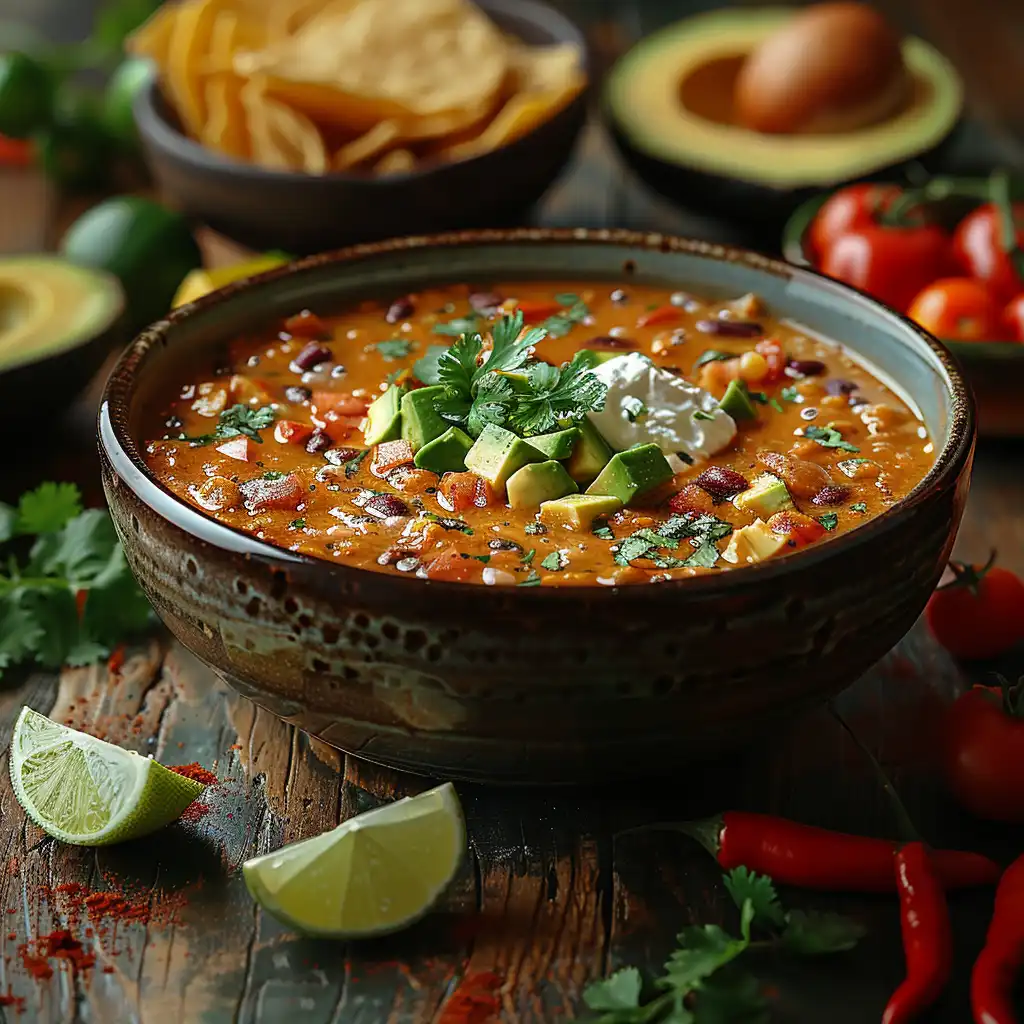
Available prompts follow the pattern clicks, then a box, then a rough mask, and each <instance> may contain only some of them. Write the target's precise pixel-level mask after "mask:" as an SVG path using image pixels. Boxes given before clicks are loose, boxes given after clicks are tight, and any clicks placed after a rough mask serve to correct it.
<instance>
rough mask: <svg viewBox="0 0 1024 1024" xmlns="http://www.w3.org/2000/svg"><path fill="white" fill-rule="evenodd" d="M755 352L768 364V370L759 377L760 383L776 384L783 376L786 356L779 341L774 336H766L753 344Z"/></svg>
mask: <svg viewBox="0 0 1024 1024" xmlns="http://www.w3.org/2000/svg"><path fill="white" fill-rule="evenodd" d="M754 351H755V352H760V353H761V355H763V356H764V359H765V362H766V363H767V364H768V372H767V373H766V374H765V375H764V376H763V377H762V378H761V381H760V382H761V383H764V384H777V383H778V382H779V381H780V380H782V378H783V377H784V376H785V372H786V363H787V361H788V360H787V357H786V352H785V350H784V349H783V347H782V342H781V341H776V340H775V339H774V338H766V339H765V340H764V341H759V342H758V343H757V344H756V345H755V346H754Z"/></svg>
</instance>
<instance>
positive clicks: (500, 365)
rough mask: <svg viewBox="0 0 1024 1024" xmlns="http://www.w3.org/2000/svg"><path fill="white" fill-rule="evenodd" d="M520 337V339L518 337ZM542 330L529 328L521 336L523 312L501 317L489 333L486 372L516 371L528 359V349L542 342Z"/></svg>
mask: <svg viewBox="0 0 1024 1024" xmlns="http://www.w3.org/2000/svg"><path fill="white" fill-rule="evenodd" d="M520 335H522V337H520ZM544 336H545V332H544V330H543V328H539V327H531V328H530V330H528V331H527V332H526V333H525V334H523V311H522V310H521V309H517V310H516V311H515V312H514V313H513V314H512V315H511V316H503V317H502V318H501V320H499V321H498V322H497V323H496V324H495V325H494V329H493V330H492V331H491V354H490V356H488V358H487V362H486V363H485V364H484V366H485V368H486V370H487V371H488V372H492V371H495V370H500V371H504V372H506V373H508V372H511V371H512V370H518V369H519V368H520V367H521V366H523V365H524V364H525V363H526V360H527V359H528V358H529V355H530V349H532V348H533V347H534V346H535V345H538V344H539V343H540V342H542V341H543V340H544Z"/></svg>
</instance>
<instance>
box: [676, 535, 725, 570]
mask: <svg viewBox="0 0 1024 1024" xmlns="http://www.w3.org/2000/svg"><path fill="white" fill-rule="evenodd" d="M718 555H719V551H718V548H717V547H716V546H715V545H714V544H713V543H712V542H711V541H709V540H706V541H702V542H701V543H700V544H698V545H697V547H696V548H695V550H694V552H693V554H692V555H690V557H689V558H687V559H686V560H685V561H684V562H683V567H684V568H687V569H698V568H699V569H710V568H711V567H712V566H713V565H715V564H717V562H718Z"/></svg>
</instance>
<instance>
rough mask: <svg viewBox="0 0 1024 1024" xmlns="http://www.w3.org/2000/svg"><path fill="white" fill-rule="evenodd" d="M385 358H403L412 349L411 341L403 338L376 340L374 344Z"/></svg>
mask: <svg viewBox="0 0 1024 1024" xmlns="http://www.w3.org/2000/svg"><path fill="white" fill-rule="evenodd" d="M374 348H376V349H377V351H378V352H379V353H380V354H381V355H382V356H383V357H384V358H385V359H404V358H405V357H406V356H407V355H408V354H409V353H410V352H411V351H412V342H411V341H407V340H406V339H405V338H392V339H391V340H390V341H378V342H377V344H376V345H375V346H374Z"/></svg>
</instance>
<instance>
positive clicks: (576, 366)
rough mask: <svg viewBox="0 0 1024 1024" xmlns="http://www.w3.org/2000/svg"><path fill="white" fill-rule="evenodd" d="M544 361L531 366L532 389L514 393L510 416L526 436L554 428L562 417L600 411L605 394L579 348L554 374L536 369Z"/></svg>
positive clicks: (606, 390) (577, 417)
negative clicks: (515, 399) (520, 393)
mask: <svg viewBox="0 0 1024 1024" xmlns="http://www.w3.org/2000/svg"><path fill="white" fill-rule="evenodd" d="M544 365H546V364H543V363H538V364H535V365H534V366H533V367H531V368H530V370H529V371H528V376H529V380H530V384H531V387H532V391H531V392H530V393H528V394H523V395H518V396H517V401H516V405H515V408H514V409H513V410H512V413H511V416H510V417H509V421H510V423H511V424H512V425H513V427H514V429H516V430H517V431H520V432H521V433H522V434H523V435H524V436H526V437H530V436H532V435H534V434H544V433H547V432H549V431H552V430H555V429H556V428H557V427H558V426H559V425H560V421H561V420H581V419H583V417H584V416H586V415H587V413H588V412H600V411H601V410H602V409H603V408H604V402H605V397H606V396H607V394H608V385H607V384H605V383H604V381H602V380H601V379H600V378H599V377H598V376H596V374H594V372H593V371H592V370H591V368H590V367H589V365H587V361H586V356H585V354H584V353H582V352H577V353H576V355H574V356H573V358H572V362H569V363H563V364H562V366H561V367H560V368H559V369H558V373H557V377H556V376H554V375H552V374H551V373H550V372H549V371H538V370H537V369H536V367H537V366H544ZM552 369H554V368H553V367H552Z"/></svg>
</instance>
